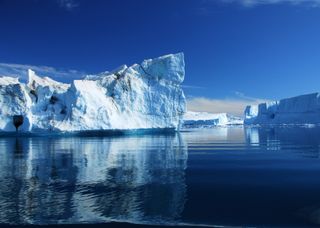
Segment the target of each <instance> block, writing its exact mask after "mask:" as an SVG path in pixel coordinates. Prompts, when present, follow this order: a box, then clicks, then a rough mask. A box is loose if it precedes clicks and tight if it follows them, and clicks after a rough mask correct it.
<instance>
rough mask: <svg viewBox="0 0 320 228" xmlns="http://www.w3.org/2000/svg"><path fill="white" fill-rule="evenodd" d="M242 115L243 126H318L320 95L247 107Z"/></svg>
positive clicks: (307, 95)
mask: <svg viewBox="0 0 320 228" xmlns="http://www.w3.org/2000/svg"><path fill="white" fill-rule="evenodd" d="M244 114H245V120H244V123H245V124H319V123H320V94H319V93H312V94H306V95H301V96H297V97H292V98H287V99H282V100H280V101H274V102H268V103H261V104H259V105H257V106H247V107H246V109H245V112H244Z"/></svg>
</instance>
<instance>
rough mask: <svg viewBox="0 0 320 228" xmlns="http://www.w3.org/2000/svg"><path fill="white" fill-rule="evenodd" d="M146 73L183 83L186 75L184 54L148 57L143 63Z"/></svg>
mask: <svg viewBox="0 0 320 228" xmlns="http://www.w3.org/2000/svg"><path fill="white" fill-rule="evenodd" d="M141 67H142V68H143V70H144V71H145V73H146V74H148V75H151V76H153V77H158V78H160V79H165V80H168V81H172V82H174V83H178V84H180V83H182V82H183V80H184V75H185V69H184V68H185V62H184V54H183V53H182V52H180V53H177V54H169V55H164V56H161V57H158V58H155V59H147V60H144V61H143V62H142V63H141Z"/></svg>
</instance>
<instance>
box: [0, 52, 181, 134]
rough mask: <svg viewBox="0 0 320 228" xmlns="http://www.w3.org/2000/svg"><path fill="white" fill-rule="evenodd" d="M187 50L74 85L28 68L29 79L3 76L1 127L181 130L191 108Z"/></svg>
mask: <svg viewBox="0 0 320 228" xmlns="http://www.w3.org/2000/svg"><path fill="white" fill-rule="evenodd" d="M184 67H185V63H184V55H183V53H178V54H170V55H165V56H162V57H159V58H155V59H148V60H144V61H143V62H142V63H141V64H134V65H132V66H130V67H127V66H126V65H123V66H121V67H120V68H118V69H116V70H114V71H111V72H107V71H106V72H103V73H101V74H98V75H88V76H87V77H85V78H84V79H82V80H74V81H73V82H72V83H71V84H65V83H61V82H57V81H55V80H53V79H51V78H49V77H40V76H38V75H37V74H36V73H35V72H34V71H32V70H28V83H27V84H25V83H22V82H19V81H18V79H16V78H10V77H0V106H1V109H0V130H2V131H15V127H14V125H13V116H14V115H22V116H23V117H24V123H23V125H22V126H21V127H20V128H19V130H20V131H27V132H30V131H31V132H33V131H42V130H45V131H46V130H51V131H67V132H70V131H71V132H72V131H82V130H112V129H118V130H124V129H153V128H161V129H162V128H172V129H178V128H179V127H180V126H181V124H182V117H183V115H184V113H185V106H186V101H185V96H184V93H183V91H182V89H181V87H180V84H181V83H182V82H183V80H184V76H185V69H184Z"/></svg>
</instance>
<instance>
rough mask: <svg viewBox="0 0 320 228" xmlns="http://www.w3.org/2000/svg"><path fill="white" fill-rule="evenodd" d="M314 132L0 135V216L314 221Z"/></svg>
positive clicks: (318, 198)
mask: <svg viewBox="0 0 320 228" xmlns="http://www.w3.org/2000/svg"><path fill="white" fill-rule="evenodd" d="M319 145H320V129H319V128H305V127H296V128H293V127H280V128H241V127H236V128H235V127H234V128H216V129H205V130H192V131H185V132H181V133H174V134H170V133H167V134H154V135H150V134H149V135H137V136H135V135H129V136H116V137H111V136H108V137H17V138H16V137H9V138H4V137H2V138H0V223H3V224H4V223H10V224H57V223H103V222H110V221H120V222H130V223H138V224H140V223H141V224H162V225H173V224H193V225H196V224H198V225H225V226H230V225H235V226H241V225H243V226H286V227H288V226H289V227H293V226H296V227H306V226H319V225H320V159H319V154H320V147H319Z"/></svg>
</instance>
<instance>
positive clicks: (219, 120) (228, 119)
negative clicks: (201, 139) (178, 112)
mask: <svg viewBox="0 0 320 228" xmlns="http://www.w3.org/2000/svg"><path fill="white" fill-rule="evenodd" d="M183 120H184V123H183V126H184V127H185V128H206V127H214V126H226V125H241V124H243V119H241V118H240V117H236V116H232V115H229V114H227V113H209V112H192V111H188V112H186V114H185V115H184V117H183Z"/></svg>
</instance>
